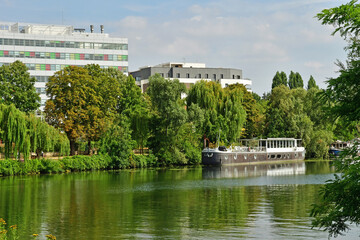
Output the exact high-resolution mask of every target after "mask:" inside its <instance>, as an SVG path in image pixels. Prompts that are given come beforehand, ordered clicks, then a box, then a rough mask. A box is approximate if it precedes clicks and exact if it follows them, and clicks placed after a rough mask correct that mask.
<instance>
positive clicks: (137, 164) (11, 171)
mask: <svg viewBox="0 0 360 240" xmlns="http://www.w3.org/2000/svg"><path fill="white" fill-rule="evenodd" d="M154 166H157V161H156V157H155V156H154V155H152V154H150V155H134V157H133V158H132V159H129V160H128V161H120V162H119V161H117V162H115V161H114V160H113V159H112V158H111V157H109V156H108V155H92V156H85V155H76V156H71V157H64V158H62V159H45V158H42V159H31V160H26V161H17V160H0V176H14V175H28V174H49V173H65V172H80V171H92V170H116V169H125V168H143V167H154Z"/></svg>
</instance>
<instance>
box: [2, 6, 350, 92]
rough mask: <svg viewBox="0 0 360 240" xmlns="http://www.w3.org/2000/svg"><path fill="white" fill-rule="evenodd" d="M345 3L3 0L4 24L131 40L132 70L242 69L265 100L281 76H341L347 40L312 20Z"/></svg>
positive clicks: (322, 84) (321, 80) (320, 81)
mask: <svg viewBox="0 0 360 240" xmlns="http://www.w3.org/2000/svg"><path fill="white" fill-rule="evenodd" d="M347 2H348V1H344V0H247V1H245V0H217V1H215V0H200V1H190V0H166V1H165V0H164V1H160V0H151V1H150V0H131V1H129V0H127V1H123V0H102V1H95V0H87V1H84V0H72V1H70V0H62V1H59V0H56V1H55V0H0V6H1V15H0V21H2V22H21V23H39V24H64V25H72V26H74V27H75V28H85V29H86V31H89V26H90V25H91V24H92V25H94V28H95V32H100V27H99V26H100V25H104V29H105V33H109V34H110V36H114V37H127V38H128V40H129V71H136V70H138V69H139V67H143V66H153V65H157V64H160V63H165V62H201V63H205V64H206V66H207V67H223V68H238V69H242V70H243V77H244V78H249V79H251V80H252V81H253V85H252V89H253V91H254V92H256V93H258V94H259V95H262V94H263V93H264V92H269V91H270V90H271V83H272V78H273V77H274V75H275V73H276V71H284V72H285V73H286V74H287V75H289V73H290V71H294V72H299V73H300V74H301V76H302V78H303V80H304V85H305V86H306V85H307V82H308V80H309V78H310V75H312V76H313V77H314V78H315V80H316V82H317V84H318V85H319V86H320V87H321V88H325V87H326V83H325V81H326V80H328V79H329V78H331V77H336V76H338V73H337V70H338V67H337V66H336V65H335V64H334V63H335V62H336V61H337V59H338V60H340V61H344V60H345V59H346V53H345V51H344V49H343V48H344V47H345V46H346V42H345V41H344V40H343V39H342V38H341V37H340V36H338V35H335V36H332V35H331V33H332V31H333V30H334V28H333V27H332V26H328V25H327V26H324V25H321V23H320V22H319V21H318V20H317V19H316V18H315V17H314V16H315V15H316V14H317V13H319V12H320V11H321V10H323V9H325V8H332V7H336V6H339V5H341V4H345V3H347Z"/></svg>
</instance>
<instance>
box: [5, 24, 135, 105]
mask: <svg viewBox="0 0 360 240" xmlns="http://www.w3.org/2000/svg"><path fill="white" fill-rule="evenodd" d="M16 60H19V61H21V62H23V63H24V64H25V65H26V66H27V67H28V68H29V73H30V75H31V76H33V77H35V78H36V80H37V81H36V83H35V87H36V90H37V92H38V93H39V94H40V97H41V106H40V110H43V109H44V106H45V102H46V100H47V96H46V92H45V84H46V82H47V81H48V78H49V77H50V76H52V75H53V74H54V73H55V72H56V71H59V70H62V69H63V68H65V67H66V66H69V65H73V66H85V65H87V64H98V65H100V66H101V67H102V68H116V69H119V70H120V71H122V72H124V73H125V74H127V73H128V39H127V38H114V37H110V36H109V34H106V33H104V27H103V25H100V26H99V30H98V32H97V33H95V32H94V27H93V25H91V26H90V32H85V29H82V28H81V29H80V28H74V27H73V26H63V25H40V24H25V23H24V24H22V23H2V22H0V66H1V65H4V64H10V63H12V62H14V61H16Z"/></svg>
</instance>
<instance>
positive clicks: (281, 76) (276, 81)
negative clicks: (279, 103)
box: [271, 71, 287, 89]
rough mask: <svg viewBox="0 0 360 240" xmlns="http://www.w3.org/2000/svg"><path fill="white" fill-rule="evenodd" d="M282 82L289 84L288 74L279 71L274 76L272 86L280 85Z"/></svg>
mask: <svg viewBox="0 0 360 240" xmlns="http://www.w3.org/2000/svg"><path fill="white" fill-rule="evenodd" d="M281 84H283V85H285V86H286V85H287V76H286V73H285V72H281V73H279V71H277V72H276V74H275V76H274V78H273V81H272V85H271V88H272V89H273V88H275V87H278V86H280V85H281Z"/></svg>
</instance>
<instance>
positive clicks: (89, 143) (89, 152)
mask: <svg viewBox="0 0 360 240" xmlns="http://www.w3.org/2000/svg"><path fill="white" fill-rule="evenodd" d="M90 154H91V140H89V141H88V150H87V155H90Z"/></svg>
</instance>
